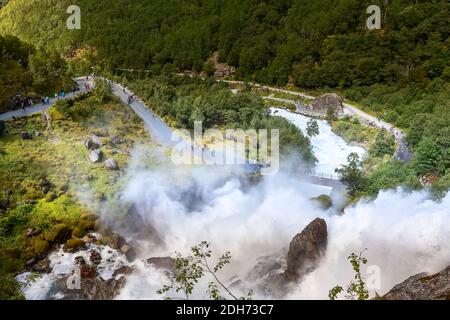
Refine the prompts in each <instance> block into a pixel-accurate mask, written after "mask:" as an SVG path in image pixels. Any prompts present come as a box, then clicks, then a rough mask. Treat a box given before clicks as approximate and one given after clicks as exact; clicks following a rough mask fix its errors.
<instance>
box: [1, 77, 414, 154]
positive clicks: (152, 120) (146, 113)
mask: <svg viewBox="0 0 450 320" xmlns="http://www.w3.org/2000/svg"><path fill="white" fill-rule="evenodd" d="M105 80H107V79H105ZM75 81H76V82H77V84H78V86H79V88H80V90H79V91H76V92H71V93H68V94H66V97H65V98H67V99H68V98H72V97H74V96H76V95H79V94H82V93H85V92H86V89H85V85H86V83H89V84H90V85H91V86H93V78H92V77H88V78H86V77H79V78H76V79H75ZM220 81H222V82H225V83H229V84H240V85H243V84H245V82H243V81H235V80H220ZM110 83H111V87H112V91H113V93H114V94H115V95H116V96H118V97H119V98H120V99H121V100H122V102H123V103H125V104H128V101H127V100H128V96H129V95H132V94H133V92H131V91H130V90H128V89H127V88H124V87H123V86H121V85H120V84H117V83H115V82H110ZM248 84H250V85H251V86H254V87H257V88H261V89H264V90H268V91H272V92H280V93H286V94H290V95H294V96H298V97H301V98H303V99H315V98H316V97H314V96H311V95H308V94H304V93H301V92H296V91H292V90H285V89H280V88H275V87H270V86H266V85H260V84H257V83H248ZM135 96H136V95H135ZM265 98H266V99H272V100H276V101H282V102H286V103H292V104H294V105H297V104H298V102H297V101H295V100H289V99H281V98H274V97H265ZM57 101H58V99H57V98H52V99H50V103H49V104H48V105H43V104H37V105H34V106H31V107H27V108H25V110H22V109H20V110H13V111H9V112H6V113H2V114H0V120H10V119H12V118H14V117H22V116H27V115H31V114H35V113H39V112H44V111H45V110H47V109H48V108H50V107H51V106H52V105H54V104H55V103H56V102H57ZM129 107H130V108H131V109H132V110H133V111H134V112H135V113H136V114H137V115H138V116H139V117H140V118H141V119H142V120H143V121H144V123H145V125H146V128H147V130H149V132H151V134H152V136H153V138H154V139H155V140H156V141H157V142H158V143H160V144H161V145H165V146H174V145H175V144H177V143H178V142H179V140H180V139H182V138H181V137H180V136H177V133H176V132H175V131H174V130H173V129H172V128H170V127H169V126H168V125H167V124H166V123H165V122H164V121H163V120H162V119H161V118H159V117H158V115H156V114H155V113H154V112H153V111H151V109H150V108H148V107H147V106H146V105H145V103H144V102H143V101H142V100H141V99H139V98H138V97H137V96H136V99H135V101H134V102H133V103H131V104H129ZM343 107H344V114H348V115H350V116H357V117H359V118H361V119H363V120H365V122H366V124H373V125H375V126H377V127H378V128H384V129H386V130H388V131H390V132H392V134H393V135H394V136H395V139H396V140H397V150H396V154H395V156H396V157H397V158H398V159H400V160H402V161H404V162H408V161H409V160H410V159H411V157H412V154H411V152H410V151H409V150H408V147H407V144H406V142H405V134H404V132H403V131H402V130H401V129H399V128H397V127H395V126H394V125H392V124H390V123H388V122H385V121H383V120H380V119H377V118H376V117H374V116H372V115H370V114H368V113H366V112H364V111H362V110H360V109H358V108H357V107H355V106H353V105H351V104H349V103H343Z"/></svg>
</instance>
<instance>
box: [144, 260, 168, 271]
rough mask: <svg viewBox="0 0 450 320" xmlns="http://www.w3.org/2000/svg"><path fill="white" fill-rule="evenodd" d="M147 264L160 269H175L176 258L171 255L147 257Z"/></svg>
mask: <svg viewBox="0 0 450 320" xmlns="http://www.w3.org/2000/svg"><path fill="white" fill-rule="evenodd" d="M147 264H149V265H151V266H153V267H154V268H155V269H158V270H167V271H170V272H174V271H175V259H173V258H171V257H153V258H148V259H147Z"/></svg>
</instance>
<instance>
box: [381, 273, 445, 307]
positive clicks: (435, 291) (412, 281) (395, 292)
mask: <svg viewBox="0 0 450 320" xmlns="http://www.w3.org/2000/svg"><path fill="white" fill-rule="evenodd" d="M382 299H385V300H450V265H449V266H448V267H447V268H445V269H444V270H442V271H441V272H438V273H435V274H433V275H429V274H427V273H419V274H416V275H414V276H412V277H410V278H408V279H406V280H405V281H403V282H402V283H400V284H398V285H396V286H395V287H394V288H392V289H391V291H389V292H388V293H387V294H385V295H384V296H383V297H382Z"/></svg>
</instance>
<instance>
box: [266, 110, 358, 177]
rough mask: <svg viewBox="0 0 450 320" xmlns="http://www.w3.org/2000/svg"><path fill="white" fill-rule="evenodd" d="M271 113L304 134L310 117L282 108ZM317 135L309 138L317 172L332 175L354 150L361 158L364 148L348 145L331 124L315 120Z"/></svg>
mask: <svg viewBox="0 0 450 320" xmlns="http://www.w3.org/2000/svg"><path fill="white" fill-rule="evenodd" d="M271 112H272V115H274V116H280V117H283V118H285V119H286V120H288V121H289V122H291V123H293V124H294V125H296V126H297V127H298V128H299V129H300V130H301V131H302V132H303V134H305V135H306V128H307V123H308V121H309V120H310V119H311V118H308V117H305V116H303V115H301V114H297V113H293V112H289V111H287V110H284V109H278V108H272V109H271ZM317 123H318V125H319V135H318V136H315V137H312V138H311V144H312V146H313V152H314V155H315V156H316V158H317V164H316V167H315V170H316V172H317V173H318V174H322V173H323V174H324V175H327V176H329V175H332V174H335V172H334V169H336V168H338V167H340V166H341V165H343V164H345V163H347V157H348V155H349V154H350V153H352V152H355V153H357V154H358V155H359V156H360V157H361V158H362V157H363V156H364V154H365V150H364V149H363V148H361V147H358V146H350V145H349V144H347V143H346V142H345V141H344V139H342V138H341V137H339V136H338V135H336V134H335V133H333V132H332V131H331V126H330V125H329V124H328V122H326V121H325V120H317Z"/></svg>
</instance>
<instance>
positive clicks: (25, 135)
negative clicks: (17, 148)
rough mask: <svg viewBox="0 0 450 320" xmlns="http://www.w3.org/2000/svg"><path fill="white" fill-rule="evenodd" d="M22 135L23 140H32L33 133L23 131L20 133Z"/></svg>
mask: <svg viewBox="0 0 450 320" xmlns="http://www.w3.org/2000/svg"><path fill="white" fill-rule="evenodd" d="M20 137H21V138H22V140H31V139H33V135H32V134H31V133H29V132H26V131H23V132H21V133H20Z"/></svg>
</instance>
